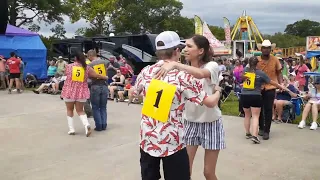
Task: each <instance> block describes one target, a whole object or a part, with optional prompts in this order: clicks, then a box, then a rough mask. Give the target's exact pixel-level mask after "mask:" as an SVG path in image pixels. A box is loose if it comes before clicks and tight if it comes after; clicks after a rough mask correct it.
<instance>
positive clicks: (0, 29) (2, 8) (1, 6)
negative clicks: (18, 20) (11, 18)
mask: <svg viewBox="0 0 320 180" xmlns="http://www.w3.org/2000/svg"><path fill="white" fill-rule="evenodd" d="M1 1H2V3H0V34H5V33H6V29H7V23H8V0H1Z"/></svg>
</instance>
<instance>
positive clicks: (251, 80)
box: [243, 73, 256, 89]
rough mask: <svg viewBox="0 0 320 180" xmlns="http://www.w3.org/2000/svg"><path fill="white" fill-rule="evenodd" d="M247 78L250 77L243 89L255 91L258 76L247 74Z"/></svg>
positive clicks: (244, 83)
mask: <svg viewBox="0 0 320 180" xmlns="http://www.w3.org/2000/svg"><path fill="white" fill-rule="evenodd" d="M245 76H246V77H248V79H247V80H246V81H244V82H243V88H246V89H254V83H255V80H256V74H255V73H246V74H245Z"/></svg>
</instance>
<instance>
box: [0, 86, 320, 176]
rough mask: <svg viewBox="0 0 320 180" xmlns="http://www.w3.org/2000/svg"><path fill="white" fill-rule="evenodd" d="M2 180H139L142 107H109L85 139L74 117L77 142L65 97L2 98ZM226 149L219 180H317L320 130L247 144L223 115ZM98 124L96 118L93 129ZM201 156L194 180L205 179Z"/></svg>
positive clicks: (281, 128) (276, 132)
mask: <svg viewBox="0 0 320 180" xmlns="http://www.w3.org/2000/svg"><path fill="white" fill-rule="evenodd" d="M0 102H1V103H0V142H1V146H0V154H1V156H0V177H1V178H0V179H1V180H89V179H90V180H100V179H101V180H139V179H141V178H140V166H139V113H140V111H141V106H139V105H130V106H129V107H128V106H127V105H126V103H115V102H111V101H109V104H108V121H109V125H108V128H109V129H108V130H107V131H106V132H100V133H96V132H93V134H92V136H90V137H89V138H87V137H85V134H84V129H83V127H82V125H81V122H80V120H79V118H78V117H77V116H75V117H76V118H75V120H76V121H75V125H76V132H77V135H76V136H68V135H67V131H68V129H67V121H66V115H65V114H66V113H65V106H64V103H63V101H61V100H60V99H59V96H53V95H44V94H40V95H36V94H33V93H32V92H26V93H23V94H19V95H18V94H14V93H13V94H12V95H8V94H7V92H3V91H1V92H0ZM223 121H224V126H225V131H226V142H227V149H226V150H223V151H221V153H220V156H219V161H218V166H217V175H218V178H219V179H221V180H319V179H320V129H318V130H316V131H310V130H309V129H307V128H306V129H303V130H298V129H297V127H296V125H290V124H272V134H271V139H270V140H269V141H262V144H260V145H254V144H252V143H251V141H250V140H246V139H245V138H244V132H243V131H244V130H243V125H242V118H238V117H228V116H224V119H223ZM90 123H91V124H92V125H94V123H93V121H92V119H91V122H90ZM203 155H204V151H203V150H202V149H200V151H199V152H198V154H197V157H196V162H195V165H194V167H195V168H194V176H193V179H194V180H203V179H204V177H203V175H202V169H203Z"/></svg>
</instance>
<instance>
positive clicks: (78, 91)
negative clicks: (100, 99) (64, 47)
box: [61, 62, 90, 100]
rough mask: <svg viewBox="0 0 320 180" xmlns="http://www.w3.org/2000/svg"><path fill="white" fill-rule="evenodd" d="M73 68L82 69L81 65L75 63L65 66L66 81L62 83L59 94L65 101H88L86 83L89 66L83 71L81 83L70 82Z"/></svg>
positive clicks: (88, 95)
mask: <svg viewBox="0 0 320 180" xmlns="http://www.w3.org/2000/svg"><path fill="white" fill-rule="evenodd" d="M74 66H77V67H82V66H81V64H79V63H77V62H74V63H72V64H68V65H67V67H66V76H67V79H66V80H65V82H64V85H63V88H62V92H61V97H62V98H66V99H73V100H79V99H89V98H90V92H89V88H88V82H87V81H88V72H89V66H87V69H86V70H85V71H84V72H85V74H84V80H83V82H79V81H73V80H72V68H73V67H74Z"/></svg>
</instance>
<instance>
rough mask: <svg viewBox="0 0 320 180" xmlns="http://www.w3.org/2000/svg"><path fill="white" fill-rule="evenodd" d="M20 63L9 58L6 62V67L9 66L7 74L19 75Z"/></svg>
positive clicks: (15, 59)
mask: <svg viewBox="0 0 320 180" xmlns="http://www.w3.org/2000/svg"><path fill="white" fill-rule="evenodd" d="M20 63H21V61H20V60H19V59H17V58H14V57H12V58H10V59H8V60H7V65H8V66H9V72H10V73H11V74H12V73H20Z"/></svg>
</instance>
